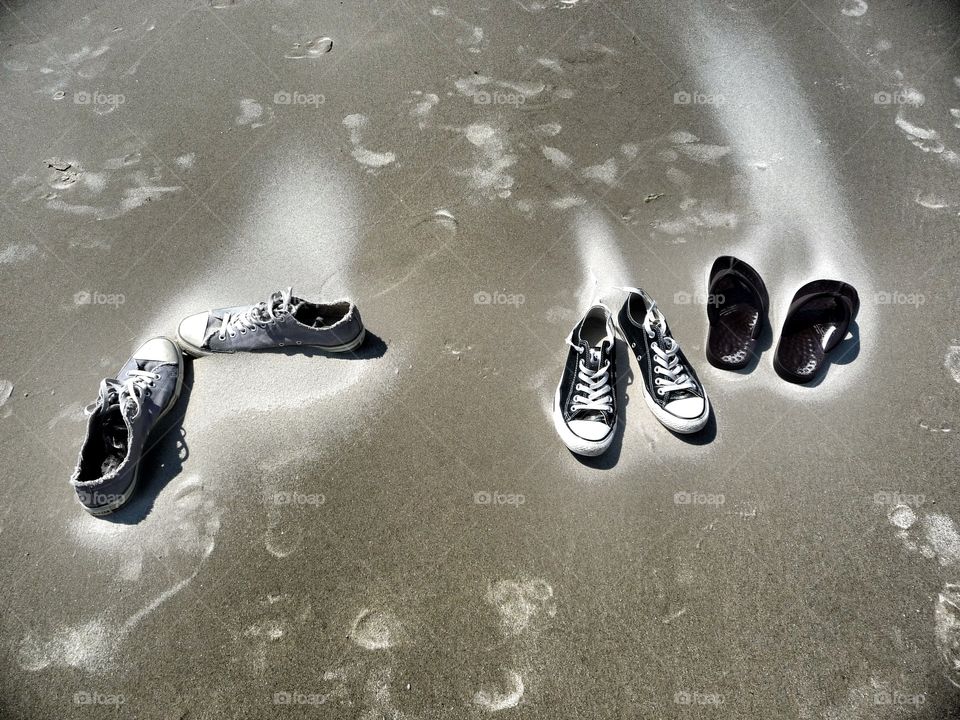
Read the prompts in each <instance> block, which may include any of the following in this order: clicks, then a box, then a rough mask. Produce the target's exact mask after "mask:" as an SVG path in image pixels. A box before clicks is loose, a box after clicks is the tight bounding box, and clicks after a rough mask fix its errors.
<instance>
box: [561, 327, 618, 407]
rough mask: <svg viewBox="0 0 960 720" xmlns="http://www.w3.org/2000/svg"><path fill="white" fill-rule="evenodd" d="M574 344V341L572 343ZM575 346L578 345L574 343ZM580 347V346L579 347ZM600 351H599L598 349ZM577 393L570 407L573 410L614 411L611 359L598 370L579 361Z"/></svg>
mask: <svg viewBox="0 0 960 720" xmlns="http://www.w3.org/2000/svg"><path fill="white" fill-rule="evenodd" d="M570 344H571V345H573V343H570ZM573 347H578V346H577V345H573ZM578 349H579V348H578ZM598 352H599V351H598ZM577 380H578V382H577V384H576V387H575V388H574V389H575V390H576V393H575V394H574V396H573V402H572V403H571V405H570V409H571V410H572V411H573V412H579V411H581V410H600V411H605V412H612V411H613V388H612V387H611V386H610V361H609V360H608V361H607V362H605V363H604V364H603V365H601V366H600V367H598V368H597V369H596V370H591V369H590V367H589V366H588V365H586V364H584V362H583V360H580V361H579V372H578V373H577Z"/></svg>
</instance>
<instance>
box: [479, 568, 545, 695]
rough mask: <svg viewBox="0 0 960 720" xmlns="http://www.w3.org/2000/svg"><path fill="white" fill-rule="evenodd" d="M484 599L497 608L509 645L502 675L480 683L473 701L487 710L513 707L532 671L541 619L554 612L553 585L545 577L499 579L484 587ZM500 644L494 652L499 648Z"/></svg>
mask: <svg viewBox="0 0 960 720" xmlns="http://www.w3.org/2000/svg"><path fill="white" fill-rule="evenodd" d="M486 600H487V603H488V604H489V605H490V606H491V607H493V609H494V610H495V611H496V613H497V615H498V619H499V627H500V632H501V634H502V635H503V638H504V643H503V644H504V645H506V647H507V648H508V650H507V653H506V658H505V665H504V667H503V668H502V670H501V677H498V678H495V679H493V681H491V682H486V683H483V684H482V685H481V686H480V689H479V690H477V692H476V693H475V694H474V696H473V704H474V705H477V706H479V707H480V708H482V709H484V710H487V711H489V712H497V711H499V710H506V709H508V708H512V707H516V706H517V705H519V704H520V701H521V700H522V699H523V694H524V691H525V689H526V685H525V683H524V676H525V675H527V676H529V674H530V673H531V667H532V662H533V659H534V656H535V655H536V652H537V638H538V635H539V632H540V629H541V628H542V627H543V625H544V623H546V622H548V621H549V620H550V618H553V617H554V616H555V615H556V614H557V605H556V600H555V599H554V595H553V588H552V587H550V585H549V584H548V583H547V582H546V581H544V580H538V579H535V580H498V581H496V582H494V583H491V584H490V587H489V588H488V589H487V596H486ZM501 648H502V645H498V646H497V652H502V649H501Z"/></svg>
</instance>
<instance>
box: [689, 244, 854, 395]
mask: <svg viewBox="0 0 960 720" xmlns="http://www.w3.org/2000/svg"><path fill="white" fill-rule="evenodd" d="M769 304H770V301H769V297H768V295H767V288H766V286H765V285H764V283H763V280H762V279H761V277H760V274H759V273H758V272H757V271H756V270H754V269H753V268H752V267H750V265H748V264H747V263H745V262H744V261H743V260H740V259H739V258H735V257H731V256H729V255H724V256H722V257H719V258H717V260H716V262H714V263H713V267H712V268H711V270H710V280H709V295H708V303H707V318H708V320H709V321H710V329H709V331H708V334H707V360H709V361H710V364H711V365H713V366H714V367H718V368H720V369H722V370H740V369H742V368H744V367H746V366H747V365H748V364H749V363H750V360H751V359H752V358H753V357H754V356H755V354H756V344H757V338H758V337H759V336H760V332H761V331H762V329H763V323H764V320H765V318H766V315H767V309H768V307H769ZM859 309H860V298H859V296H858V295H857V291H856V290H855V289H854V288H853V286H852V285H849V284H847V283H845V282H842V281H840V280H814V281H813V282H809V283H807V284H806V285H804V286H803V287H801V288H800V289H799V290H797V292H796V294H795V295H794V296H793V301H792V302H791V303H790V307H789V309H788V310H787V316H786V318H785V319H784V323H783V330H782V331H781V333H780V341H779V342H778V343H777V349H776V351H775V352H774V356H773V367H774V370H776V371H777V374H778V375H780V377H782V378H783V379H784V380H788V381H789V382H793V383H808V382H810V381H812V380H813V379H814V378H815V377H816V376H817V373H818V372H819V370H820V368H821V367H823V365H824V363H825V361H826V356H827V354H828V353H829V352H830V351H831V350H833V349H834V348H836V347H837V345H839V344H840V343H841V342H842V341H843V339H844V338H845V337H846V336H847V331H848V330H849V328H850V324H851V323H852V322H853V319H854V318H855V317H856V316H857V311H858V310H859Z"/></svg>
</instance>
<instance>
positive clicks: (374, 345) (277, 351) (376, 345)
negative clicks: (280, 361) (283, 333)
mask: <svg viewBox="0 0 960 720" xmlns="http://www.w3.org/2000/svg"><path fill="white" fill-rule="evenodd" d="M250 352H254V353H269V354H272V355H304V356H306V357H335V358H342V359H344V360H373V359H374V358H379V357H383V356H384V355H386V354H387V344H386V343H385V342H384V341H383V340H382V339H381V338H380V336H378V335H374V334H373V333H372V332H370V331H369V330H367V336H366V337H365V338H364V340H363V343H361V345H360V347H358V348H356V349H355V350H351V351H350V352H329V351H327V350H321V349H320V348H313V347H307V346H305V345H296V346H292V347H282V348H263V349H261V350H251V351H250Z"/></svg>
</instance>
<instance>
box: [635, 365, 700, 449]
mask: <svg viewBox="0 0 960 720" xmlns="http://www.w3.org/2000/svg"><path fill="white" fill-rule="evenodd" d="M641 377H642V375H641ZM639 385H640V389H641V390H642V391H643V400H644V402H646V403H647V407H648V408H650V412H652V413H653V416H654V417H655V418H657V420H659V421H660V424H661V425H663V426H664V427H665V428H667V429H669V430H673V431H674V432H676V433H680V434H681V435H689V434H690V433H695V432H697V431H698V430H703V428H704V426H705V425H706V424H707V419H708V418H709V417H710V400H709V399H708V398H707V397H704V398H703V413H702V414H701V415H700V416H699V417H695V418H680V417H677V416H676V415H671V414H670V413H668V412H666V411H665V410H663V409H661V408H660V406H659V405H657V404H656V403H655V402H654V401H653V398H651V397H650V393H648V392H647V386H646V385H644V384H643V383H639Z"/></svg>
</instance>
